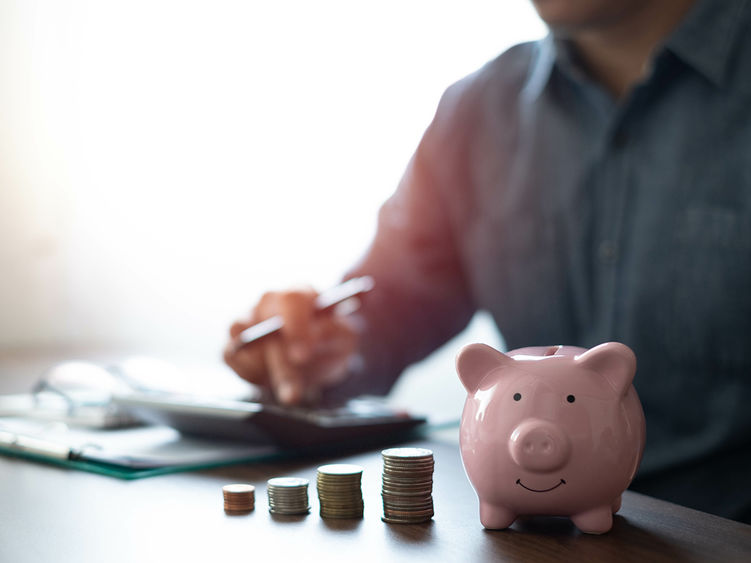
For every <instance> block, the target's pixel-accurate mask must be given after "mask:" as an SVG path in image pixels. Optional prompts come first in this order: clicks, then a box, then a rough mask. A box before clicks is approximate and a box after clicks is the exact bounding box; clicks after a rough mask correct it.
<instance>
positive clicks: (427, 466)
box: [381, 448, 435, 524]
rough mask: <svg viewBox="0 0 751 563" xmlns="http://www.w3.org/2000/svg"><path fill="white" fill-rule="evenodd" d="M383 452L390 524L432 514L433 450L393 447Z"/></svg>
mask: <svg viewBox="0 0 751 563" xmlns="http://www.w3.org/2000/svg"><path fill="white" fill-rule="evenodd" d="M381 455H382V456H383V488H382V489H381V496H382V497H383V518H382V520H383V521H384V522H388V523H390V524H417V523H419V522H427V521H428V520H430V519H431V518H432V517H433V467H434V466H435V463H434V460H433V452H431V451H430V450H426V449H423V448H391V449H388V450H383V451H382V452H381Z"/></svg>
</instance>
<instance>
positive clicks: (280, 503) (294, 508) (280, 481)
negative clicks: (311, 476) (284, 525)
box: [266, 477, 310, 514]
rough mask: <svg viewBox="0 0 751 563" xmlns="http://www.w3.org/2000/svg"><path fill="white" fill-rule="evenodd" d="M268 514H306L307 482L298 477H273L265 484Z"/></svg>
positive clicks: (308, 509)
mask: <svg viewBox="0 0 751 563" xmlns="http://www.w3.org/2000/svg"><path fill="white" fill-rule="evenodd" d="M266 485H267V487H266V492H267V493H268V496H269V512H271V513H272V514H306V513H308V512H309V511H310V506H309V505H308V480H307V479H302V478H299V477H275V478H273V479H269V480H268V481H267V482H266Z"/></svg>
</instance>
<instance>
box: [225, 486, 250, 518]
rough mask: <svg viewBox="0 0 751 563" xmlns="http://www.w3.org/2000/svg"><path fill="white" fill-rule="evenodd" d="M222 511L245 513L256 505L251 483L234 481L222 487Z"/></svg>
mask: <svg viewBox="0 0 751 563" xmlns="http://www.w3.org/2000/svg"><path fill="white" fill-rule="evenodd" d="M222 495H223V496H224V511H225V512H226V513H227V514H247V513H248V512H251V511H252V510H253V509H254V508H255V506H256V488H255V487H254V486H253V485H246V484H244V483H236V484H234V485H225V486H224V487H222Z"/></svg>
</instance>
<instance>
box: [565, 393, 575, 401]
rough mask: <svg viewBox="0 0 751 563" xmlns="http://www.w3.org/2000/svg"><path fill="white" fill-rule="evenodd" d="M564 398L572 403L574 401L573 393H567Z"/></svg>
mask: <svg viewBox="0 0 751 563" xmlns="http://www.w3.org/2000/svg"><path fill="white" fill-rule="evenodd" d="M566 400H567V401H568V402H569V403H573V402H574V401H576V397H574V396H573V395H569V396H568V397H566Z"/></svg>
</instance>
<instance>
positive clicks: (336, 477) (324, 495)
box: [316, 463, 363, 518]
mask: <svg viewBox="0 0 751 563" xmlns="http://www.w3.org/2000/svg"><path fill="white" fill-rule="evenodd" d="M316 483H317V486H318V500H319V502H320V505H321V518H362V513H363V501H362V467H360V466H359V465H350V464H347V463H335V464H331V465H322V466H321V467H319V468H318V477H317V480H316Z"/></svg>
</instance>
